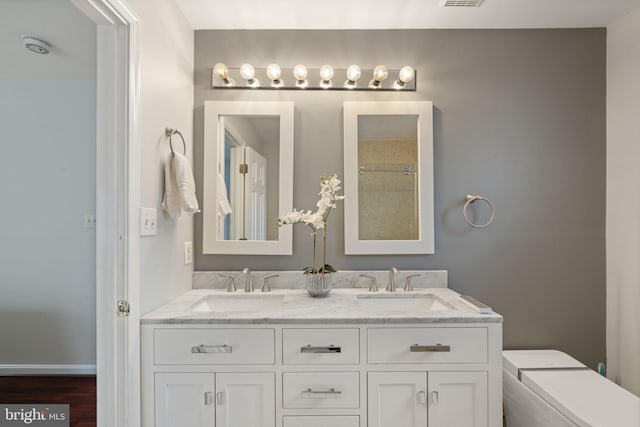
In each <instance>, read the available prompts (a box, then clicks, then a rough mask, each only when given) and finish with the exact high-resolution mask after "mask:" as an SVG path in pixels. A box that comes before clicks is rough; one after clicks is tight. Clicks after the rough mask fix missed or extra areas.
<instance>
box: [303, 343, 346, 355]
mask: <svg viewBox="0 0 640 427" xmlns="http://www.w3.org/2000/svg"><path fill="white" fill-rule="evenodd" d="M300 353H342V347H336V346H335V345H326V346H312V345H307V346H304V347H300Z"/></svg>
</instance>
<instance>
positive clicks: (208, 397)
mask: <svg viewBox="0 0 640 427" xmlns="http://www.w3.org/2000/svg"><path fill="white" fill-rule="evenodd" d="M212 403H213V392H212V391H206V392H205V393H204V405H205V406H210V405H211V404H212Z"/></svg>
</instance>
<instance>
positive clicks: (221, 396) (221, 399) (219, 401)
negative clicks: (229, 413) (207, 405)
mask: <svg viewBox="0 0 640 427" xmlns="http://www.w3.org/2000/svg"><path fill="white" fill-rule="evenodd" d="M216 403H217V404H218V405H224V391H219V392H217V393H216Z"/></svg>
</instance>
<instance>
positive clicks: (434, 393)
mask: <svg viewBox="0 0 640 427" xmlns="http://www.w3.org/2000/svg"><path fill="white" fill-rule="evenodd" d="M431 402H432V403H433V405H434V406H438V405H439V404H440V395H439V393H438V392H437V391H432V392H431Z"/></svg>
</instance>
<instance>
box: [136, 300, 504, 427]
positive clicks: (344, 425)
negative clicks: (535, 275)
mask: <svg viewBox="0 0 640 427" xmlns="http://www.w3.org/2000/svg"><path fill="white" fill-rule="evenodd" d="M141 322H142V326H141V333H142V340H141V343H142V344H141V345H142V349H141V350H142V418H143V424H142V425H143V426H144V427H175V426H189V427H204V426H209V427H212V426H215V427H325V426H328V425H331V426H332V427H367V426H368V427H409V426H412V427H413V426H421V427H426V426H428V427H440V426H449V427H450V426H456V427H467V426H469V427H471V426H474V427H487V426H490V427H498V426H501V425H502V367H501V351H502V317H501V316H499V315H498V314H496V313H494V312H492V311H490V310H481V309H479V308H478V307H477V306H474V305H473V304H469V303H468V302H466V301H464V300H462V299H461V298H460V296H459V295H458V294H457V293H455V292H453V291H451V290H449V289H446V288H429V289H417V290H415V291H412V292H403V291H398V292H393V293H392V292H384V291H382V292H376V293H374V292H367V290H366V289H362V288H359V289H334V290H333V291H332V293H331V294H330V295H329V296H328V297H327V298H310V297H309V296H308V295H307V294H306V292H305V291H304V289H281V290H274V291H273V292H268V293H261V292H253V293H244V292H242V291H239V292H235V293H228V292H225V291H224V290H213V289H196V290H192V291H190V292H187V293H186V294H184V295H182V296H181V297H179V298H177V299H176V300H174V301H172V302H171V303H169V304H167V305H165V306H163V307H160V308H159V309H157V310H155V311H153V312H151V313H149V314H147V315H145V316H144V317H143V318H142V320H141Z"/></svg>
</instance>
